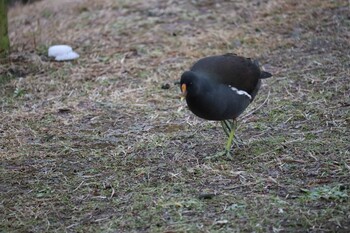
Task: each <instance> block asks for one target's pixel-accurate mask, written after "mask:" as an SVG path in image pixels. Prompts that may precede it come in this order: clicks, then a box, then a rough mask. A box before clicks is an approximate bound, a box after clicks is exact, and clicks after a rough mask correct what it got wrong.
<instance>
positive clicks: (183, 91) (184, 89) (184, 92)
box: [181, 83, 187, 100]
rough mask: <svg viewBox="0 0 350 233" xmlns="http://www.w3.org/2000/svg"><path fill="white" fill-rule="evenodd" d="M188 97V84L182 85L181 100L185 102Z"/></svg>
mask: <svg viewBox="0 0 350 233" xmlns="http://www.w3.org/2000/svg"><path fill="white" fill-rule="evenodd" d="M186 95H187V87H186V84H185V83H184V84H182V85H181V100H184V99H185V98H186Z"/></svg>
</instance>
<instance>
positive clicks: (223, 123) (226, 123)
mask: <svg viewBox="0 0 350 233" xmlns="http://www.w3.org/2000/svg"><path fill="white" fill-rule="evenodd" d="M220 123H221V126H222V129H223V130H224V132H225V134H226V135H227V137H229V136H230V132H231V125H230V122H229V121H228V120H223V121H220Z"/></svg>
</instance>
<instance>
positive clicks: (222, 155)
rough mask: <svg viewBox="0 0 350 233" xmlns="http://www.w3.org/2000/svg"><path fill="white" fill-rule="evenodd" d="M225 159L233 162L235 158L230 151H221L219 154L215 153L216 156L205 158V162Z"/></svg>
mask: <svg viewBox="0 0 350 233" xmlns="http://www.w3.org/2000/svg"><path fill="white" fill-rule="evenodd" d="M221 158H222V159H225V160H230V161H231V160H233V157H232V155H231V153H230V151H229V150H222V151H219V152H217V153H215V154H214V155H209V156H207V157H205V158H204V159H205V160H211V161H216V160H218V159H221Z"/></svg>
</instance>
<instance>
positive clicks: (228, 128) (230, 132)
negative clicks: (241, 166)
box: [206, 120, 236, 160]
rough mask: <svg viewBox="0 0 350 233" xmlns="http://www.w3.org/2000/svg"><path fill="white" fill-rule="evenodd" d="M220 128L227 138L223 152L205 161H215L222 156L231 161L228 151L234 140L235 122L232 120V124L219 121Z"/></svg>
mask: <svg viewBox="0 0 350 233" xmlns="http://www.w3.org/2000/svg"><path fill="white" fill-rule="evenodd" d="M221 125H222V128H223V129H224V132H225V134H226V135H227V136H228V140H227V142H226V146H225V150H223V151H220V152H218V153H216V154H214V155H213V156H209V157H207V158H206V159H214V160H215V159H217V158H219V157H222V156H226V158H227V159H230V160H232V159H233V158H232V156H231V154H230V150H231V147H232V142H233V141H234V138H235V131H236V121H235V120H233V121H232V123H231V122H230V121H228V120H226V121H221ZM235 143H236V142H235Z"/></svg>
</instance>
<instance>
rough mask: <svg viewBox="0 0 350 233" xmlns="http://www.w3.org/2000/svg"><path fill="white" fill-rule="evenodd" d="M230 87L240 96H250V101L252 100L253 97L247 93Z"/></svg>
mask: <svg viewBox="0 0 350 233" xmlns="http://www.w3.org/2000/svg"><path fill="white" fill-rule="evenodd" d="M229 87H230V88H231V90H232V91H235V92H236V93H237V94H238V95H245V96H248V98H249V99H252V97H251V96H250V95H249V94H248V93H247V92H245V91H242V90H238V89H237V88H235V87H231V86H229Z"/></svg>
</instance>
